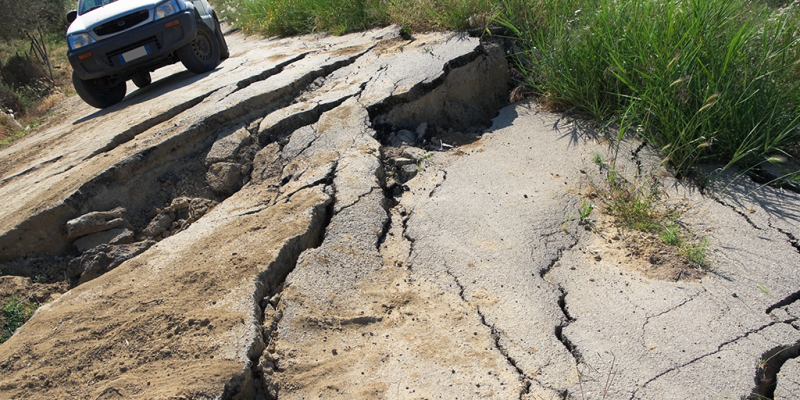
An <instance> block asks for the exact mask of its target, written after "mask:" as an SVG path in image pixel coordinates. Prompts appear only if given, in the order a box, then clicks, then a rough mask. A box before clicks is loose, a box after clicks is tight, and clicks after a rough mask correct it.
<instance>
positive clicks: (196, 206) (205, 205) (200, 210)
mask: <svg viewBox="0 0 800 400" xmlns="http://www.w3.org/2000/svg"><path fill="white" fill-rule="evenodd" d="M189 204H190V206H191V208H192V214H191V216H192V218H193V219H194V220H197V219H199V218H200V217H202V216H203V215H205V214H206V213H207V212H209V211H211V209H212V208H214V207H216V206H217V204H219V203H217V202H216V201H214V200H209V199H204V198H201V197H198V198H196V199H192V201H191V203H189Z"/></svg>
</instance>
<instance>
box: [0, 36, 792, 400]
mask: <svg viewBox="0 0 800 400" xmlns="http://www.w3.org/2000/svg"><path fill="white" fill-rule="evenodd" d="M229 42H230V43H231V48H232V50H233V54H232V57H231V59H229V60H227V61H226V62H225V63H223V64H222V65H221V66H220V68H219V69H218V70H217V71H215V72H212V73H211V74H209V75H206V76H201V77H199V78H198V79H197V81H195V82H194V83H193V84H192V85H190V86H186V87H179V86H181V84H180V83H179V82H178V81H180V80H181V79H186V77H185V76H183V75H182V74H183V73H181V72H178V71H179V69H175V70H169V71H167V70H165V72H164V74H165V75H164V76H161V78H162V79H161V80H160V81H159V80H157V79H158V77H156V81H155V82H154V84H153V85H154V86H153V89H149V91H148V90H143V91H138V92H134V93H132V94H131V95H130V96H129V97H128V98H127V99H126V100H125V101H123V103H121V105H119V106H117V108H115V109H113V110H108V111H103V112H93V111H91V110H89V109H88V108H86V107H83V106H81V105H78V104H73V105H72V106H71V107H73V108H72V110H73V111H74V112H75V115H72V116H70V117H64V119H61V120H59V121H60V122H58V121H57V122H54V123H52V125H53V126H51V127H50V128H48V129H46V130H45V131H44V132H43V133H42V134H40V135H36V136H32V137H30V138H28V139H25V140H23V141H22V142H20V143H18V144H15V146H13V147H11V148H9V149H6V150H3V153H2V154H3V159H4V161H3V163H2V167H0V172H2V175H0V182H2V183H1V184H0V191H2V193H3V198H4V199H13V200H11V202H10V203H9V204H10V207H9V208H8V209H6V210H4V213H3V214H2V215H0V228H2V229H0V246H2V259H0V263H3V266H2V267H0V268H2V269H3V270H4V272H5V271H7V270H10V271H22V272H24V271H23V270H24V269H25V268H26V267H25V266H27V265H30V262H29V261H27V260H30V259H42V260H45V259H47V260H49V259H51V258H52V259H53V260H55V261H53V266H52V268H54V269H58V268H60V267H62V266H63V265H62V264H65V261H63V260H62V258H69V257H71V254H72V252H74V250H71V249H70V247H69V246H70V244H71V240H72V239H68V238H67V231H66V228H65V224H66V222H67V221H68V220H70V219H73V218H76V217H79V216H81V215H84V214H87V213H89V212H103V211H109V210H112V209H114V208H115V207H118V206H124V207H125V209H126V210H127V211H126V212H125V216H124V218H127V220H129V221H130V222H131V224H132V226H133V228H134V229H135V230H136V231H137V233H139V234H140V233H141V232H142V231H143V230H144V229H145V227H147V226H148V223H149V221H150V220H151V219H153V218H164V216H165V215H168V214H170V212H172V211H171V209H170V208H169V207H165V206H168V205H170V204H175V203H174V202H175V201H176V200H177V199H178V198H205V199H208V201H214V202H219V205H217V206H216V207H215V208H213V209H211V210H209V211H207V212H205V213H204V215H202V216H201V217H199V219H197V220H196V221H193V220H187V221H183V223H180V224H179V223H178V221H176V222H175V224H176V225H172V226H171V227H167V228H168V229H167V230H166V231H165V232H164V234H163V235H161V236H159V237H156V238H155V239H156V240H160V241H159V242H158V243H157V244H154V245H152V247H149V249H147V250H146V251H144V252H143V253H141V254H139V255H137V256H136V257H134V258H132V259H130V260H128V261H126V262H124V263H122V264H121V265H119V266H117V267H116V268H114V269H112V270H111V271H109V272H107V273H105V274H104V275H102V276H100V277H98V278H96V279H94V280H90V281H88V282H86V283H82V284H80V285H79V286H77V287H74V288H73V289H72V290H71V291H69V292H67V293H65V294H64V295H62V296H61V297H59V298H58V299H57V300H55V301H52V302H50V303H48V304H46V305H44V306H43V307H41V308H40V309H39V311H37V313H36V315H35V316H34V317H33V318H32V319H31V320H30V321H29V322H28V323H27V324H25V325H24V326H23V327H22V328H20V329H19V330H18V331H17V333H16V334H15V335H14V336H13V337H12V338H11V339H10V340H9V341H8V342H6V343H5V344H3V345H2V346H0V368H2V369H3V370H4V371H5V372H4V374H3V376H2V378H0V393H2V397H6V398H34V399H35V398H47V399H52V398H64V399H66V398H70V399H72V398H87V399H98V398H109V399H110V398H148V399H149V398H170V397H181V396H182V397H188V398H232V399H260V398H287V399H293V398H297V399H300V398H308V397H315V398H317V397H324V398H348V399H349V398H393V399H405V398H485V397H494V398H504V399H505V398H522V399H550V398H567V397H569V398H602V397H606V398H632V399H633V398H643V399H644V398H681V399H683V398H726V397H728V398H729V397H735V398H740V397H747V396H749V395H750V394H751V393H753V392H758V393H766V394H765V395H771V393H772V392H770V390H772V391H774V396H775V398H792V396H793V394H794V393H797V392H798V387H797V381H798V377H797V372H796V371H797V368H796V364H797V359H798V358H797V355H796V354H795V351H796V349H795V347H797V343H799V342H800V330H798V316H800V311H798V309H797V307H798V304H800V296H798V293H800V292H798V290H799V289H800V282H798V280H800V278H798V274H797V270H796V269H797V265H800V251H798V247H797V239H796V238H797V237H798V236H800V232H797V229H798V228H797V227H798V226H800V223H798V221H799V220H800V196H798V195H797V194H795V193H791V192H788V193H787V192H782V191H780V190H776V189H773V188H769V187H759V186H758V185H756V184H752V185H751V184H750V181H748V180H747V179H746V178H744V177H740V176H736V175H735V174H719V176H718V178H719V179H718V181H717V182H718V185H719V187H710V188H707V189H706V191H705V192H704V193H705V194H703V193H700V192H699V191H697V190H696V189H693V188H692V187H690V186H686V185H684V184H683V183H681V182H678V181H675V180H673V179H672V178H670V177H669V175H662V177H663V182H662V183H663V184H664V188H665V191H666V193H667V194H668V195H669V196H670V198H672V199H681V200H682V201H683V202H684V203H685V204H686V205H687V207H686V209H687V210H688V211H687V212H686V217H685V219H686V221H685V222H686V223H687V224H688V226H689V227H690V229H691V231H692V232H695V233H696V234H698V235H699V236H703V237H707V238H708V245H709V248H710V252H711V256H710V259H711V268H710V270H709V271H708V272H706V273H704V274H698V275H697V277H694V276H691V277H682V275H678V276H677V279H673V278H674V277H673V276H672V275H669V277H668V278H665V277H666V276H667V275H668V274H667V273H659V272H658V271H655V270H657V269H658V268H663V267H659V266H658V265H656V264H652V263H650V262H649V261H648V260H642V259H638V258H636V257H629V256H628V254H627V252H626V251H624V249H623V248H622V245H621V243H619V240H618V239H614V237H615V236H614V235H610V234H606V233H605V231H604V229H610V228H604V227H603V225H602V224H600V223H599V222H598V225H597V227H596V229H595V230H594V231H592V230H588V231H587V230H585V229H583V227H582V226H579V225H578V224H577V222H576V221H575V219H576V218H574V216H575V214H576V213H577V210H578V208H579V207H580V205H581V202H582V201H583V199H584V197H583V194H584V193H585V191H586V190H585V189H586V188H587V187H588V186H589V183H590V181H591V179H593V176H595V175H593V174H595V173H594V172H593V171H592V170H591V168H593V166H592V165H591V161H590V160H591V159H592V158H593V156H594V155H595V154H597V153H599V154H607V153H608V152H609V144H608V142H607V141H606V140H605V139H604V137H603V136H602V135H599V134H596V133H594V132H593V131H592V130H590V129H586V128H585V127H584V125H585V124H583V123H581V122H580V121H575V120H570V119H569V118H566V117H564V116H561V115H557V114H553V113H548V112H544V111H542V110H540V109H539V108H537V106H536V105H535V104H534V103H520V104H516V105H512V106H509V107H506V108H503V109H502V110H500V112H499V115H497V110H498V109H499V108H500V105H501V103H502V98H503V97H504V96H506V94H507V88H506V86H505V85H506V74H507V66H506V64H505V60H504V59H503V54H502V51H501V49H500V47H499V46H497V45H494V44H491V43H484V44H481V43H480V41H478V40H477V39H475V38H470V37H468V36H465V35H458V34H446V35H441V34H436V35H420V36H418V37H417V38H416V40H412V41H407V40H403V39H401V38H400V37H399V35H398V33H397V29H396V28H387V29H384V30H380V31H372V32H368V33H364V34H356V35H347V36H343V37H337V38H332V37H304V38H300V39H284V40H279V41H278V40H271V41H262V40H257V39H253V38H246V37H244V36H242V35H239V34H237V35H234V36H233V37H232V38H231V39H229ZM429 49H430V50H429ZM176 68H177V67H176ZM170 74H173V75H170ZM159 82H161V83H159ZM167 92H169V94H167V95H165V93H167ZM159 94H160V95H161V96H158V95H159ZM65 107H69V105H67V106H65ZM144 113H148V114H147V115H148V117H145V116H144ZM495 116H496V117H495ZM493 117H494V119H493V121H491V124H492V126H491V128H490V129H489V130H486V131H485V132H484V129H480V128H473V127H480V126H481V125H484V126H488V124H489V122H490V121H489V120H490V119H491V118H493ZM92 121H94V122H92ZM93 123H94V124H96V125H92V124H93ZM423 123H425V124H427V126H430V127H431V128H430V132H433V133H430V132H428V130H427V129H418V127H419V126H421V124H423ZM403 129H406V130H409V131H412V132H416V131H418V130H419V131H420V132H421V134H420V135H421V136H420V139H419V142H417V143H416V145H419V146H424V145H426V144H427V145H428V147H427V148H428V149H444V148H446V147H445V145H444V143H446V142H447V141H448V140H449V138H459V139H463V140H462V142H463V143H468V144H464V145H463V146H459V147H455V148H453V149H451V150H450V151H441V152H440V151H425V150H421V149H415V148H414V147H407V148H403V149H397V148H393V147H391V146H390V145H388V144H387V143H390V142H392V141H391V140H389V139H388V138H389V137H392V135H395V134H396V133H398V131H400V130H403ZM459 132H461V133H459ZM482 132H484V133H483V134H480V133H482ZM431 135H435V136H436V138H434V137H432V136H431ZM93 136H94V137H96V138H99V140H97V139H92V137H93ZM443 138H444V139H443ZM48 140H49V141H51V142H52V145H50V146H45V145H44V144H45V143H47V141H48ZM408 140H413V138H409V139H408ZM392 143H393V142H392ZM412 144H413V143H412ZM624 146H628V144H625V145H624ZM626 148H627V147H626ZM397 154H402V157H399V156H397ZM6 156H7V157H6ZM403 157H411V159H408V160H406V159H405V158H403ZM43 160H44V161H43ZM642 160H643V162H645V163H648V162H652V160H650V159H647V158H644V157H643V158H642ZM223 164H224V165H223ZM414 164H416V174H415V177H413V178H412V179H410V180H407V179H409V176H413V175H414V174H410V175H408V174H406V175H402V174H400V172H399V171H398V170H397V168H399V167H402V166H403V165H404V166H405V167H410V166H414ZM215 166H217V167H215ZM220 166H224V167H225V168H228V170H235V171H238V175H236V174H234V175H232V176H233V177H229V178H230V179H229V180H230V182H228V183H227V184H226V186H225V188H226V190H230V193H224V194H223V193H222V192H221V191H219V190H214V189H213V188H212V186H214V187H217V186H216V185H217V183H214V184H212V182H217V181H215V180H214V179H216V178H219V176H216V178H215V172H214V171H218V170H219V169H220V168H222V167H220ZM405 167H403V168H405ZM734 178H737V179H734ZM406 180H407V181H406ZM173 214H177V212H173ZM176 218H178V217H177V216H175V217H172V216H170V220H175V219H176ZM145 239H147V240H151V239H150V238H149V237H148V238H145ZM143 240H144V239H143ZM59 260H62V261H59ZM15 268H16V269H15ZM776 354H777V355H776ZM765 382H766V383H765Z"/></svg>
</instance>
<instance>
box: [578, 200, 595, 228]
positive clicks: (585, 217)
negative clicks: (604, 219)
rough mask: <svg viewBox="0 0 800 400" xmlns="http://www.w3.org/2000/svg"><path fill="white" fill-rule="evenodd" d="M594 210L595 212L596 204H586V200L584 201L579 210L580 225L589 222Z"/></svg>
mask: <svg viewBox="0 0 800 400" xmlns="http://www.w3.org/2000/svg"><path fill="white" fill-rule="evenodd" d="M592 210H594V204H586V200H583V204H581V206H580V208H578V223H579V224H581V225H583V224H585V223H587V222H589V214H591V213H592Z"/></svg>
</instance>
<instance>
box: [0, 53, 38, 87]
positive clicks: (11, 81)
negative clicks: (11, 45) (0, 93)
mask: <svg viewBox="0 0 800 400" xmlns="http://www.w3.org/2000/svg"><path fill="white" fill-rule="evenodd" d="M0 77H1V78H2V79H3V82H5V84H6V85H8V86H11V87H12V88H14V89H19V88H21V87H23V86H29V85H31V84H33V83H36V82H38V81H40V80H42V79H47V77H48V74H47V71H45V69H44V66H42V64H41V63H40V62H39V61H38V60H36V61H31V60H30V59H29V58H27V57H23V56H20V55H18V54H17V55H13V56H11V57H10V58H9V59H8V60H7V61H6V64H5V65H0Z"/></svg>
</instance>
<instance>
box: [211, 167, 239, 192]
mask: <svg viewBox="0 0 800 400" xmlns="http://www.w3.org/2000/svg"><path fill="white" fill-rule="evenodd" d="M241 181H242V166H241V165H239V164H234V163H227V162H221V163H216V164H214V165H212V166H211V168H209V170H208V173H207V174H206V183H208V186H209V187H211V190H213V191H214V192H215V193H218V194H223V195H229V194H233V193H234V192H235V191H236V190H238V189H239V187H240V185H241V183H242V182H241Z"/></svg>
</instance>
